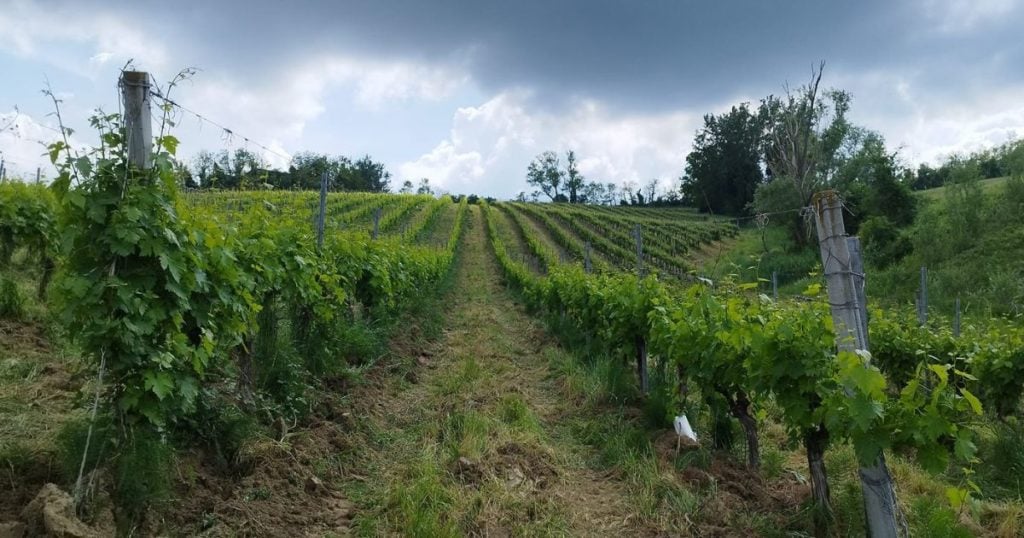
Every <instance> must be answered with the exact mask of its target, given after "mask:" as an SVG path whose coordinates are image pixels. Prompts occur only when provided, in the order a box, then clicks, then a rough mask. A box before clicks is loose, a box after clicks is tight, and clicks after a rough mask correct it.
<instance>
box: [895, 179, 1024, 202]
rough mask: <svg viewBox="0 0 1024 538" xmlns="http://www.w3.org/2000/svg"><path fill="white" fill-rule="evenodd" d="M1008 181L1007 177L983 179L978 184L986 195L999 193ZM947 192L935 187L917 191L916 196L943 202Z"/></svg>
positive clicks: (943, 187)
mask: <svg viewBox="0 0 1024 538" xmlns="http://www.w3.org/2000/svg"><path fill="white" fill-rule="evenodd" d="M1007 179H1008V178H1007V177H994V178H990V179H982V180H980V181H979V182H978V184H980V185H981V189H982V191H984V192H985V194H993V193H996V192H998V190H999V188H1000V187H1002V186H1003V185H1004V184H1005V183H1006V180H1007ZM945 192H946V187H945V186H942V187H935V188H934V189H925V190H923V191H917V192H916V193H915V194H917V195H918V196H920V197H922V198H925V199H928V200H941V199H942V197H943V196H944V195H945Z"/></svg>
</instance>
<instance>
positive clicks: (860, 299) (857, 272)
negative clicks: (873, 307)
mask: <svg viewBox="0 0 1024 538" xmlns="http://www.w3.org/2000/svg"><path fill="white" fill-rule="evenodd" d="M846 246H847V247H848V248H849V249H850V271H851V272H852V273H851V275H850V276H851V277H852V278H853V287H854V290H855V291H856V293H857V308H858V309H859V310H860V317H859V318H858V320H857V321H858V322H859V323H860V325H861V326H860V329H859V330H858V332H859V333H860V334H863V335H864V348H863V349H870V348H871V335H870V334H868V296H867V292H866V291H865V289H864V287H865V283H866V280H865V278H864V260H863V258H861V250H860V238H859V237H847V238H846Z"/></svg>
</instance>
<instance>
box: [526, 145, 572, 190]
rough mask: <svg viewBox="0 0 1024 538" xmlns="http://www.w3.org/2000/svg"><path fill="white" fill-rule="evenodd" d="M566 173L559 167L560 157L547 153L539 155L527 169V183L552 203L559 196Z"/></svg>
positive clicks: (550, 152) (551, 152)
mask: <svg viewBox="0 0 1024 538" xmlns="http://www.w3.org/2000/svg"><path fill="white" fill-rule="evenodd" d="M563 175H564V173H563V172H562V171H561V170H560V169H559V167H558V155H556V154H555V153H554V152H553V151H545V152H544V153H541V154H540V155H538V156H537V157H536V158H535V159H534V160H533V162H531V163H530V166H529V167H528V168H527V169H526V182H527V183H529V184H530V185H531V186H533V187H537V188H538V189H540V192H542V193H544V195H545V196H547V197H548V198H549V199H550V200H551V201H552V202H554V201H555V200H556V199H557V198H558V196H559V194H560V193H559V187H561V186H562V179H563Z"/></svg>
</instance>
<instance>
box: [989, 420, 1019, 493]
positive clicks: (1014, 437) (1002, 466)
mask: <svg viewBox="0 0 1024 538" xmlns="http://www.w3.org/2000/svg"><path fill="white" fill-rule="evenodd" d="M993 429H994V431H993V432H992V435H991V436H986V437H983V438H982V439H981V440H980V441H979V443H978V459H979V460H981V461H983V462H985V465H979V466H978V469H977V472H978V475H977V480H978V484H979V485H980V486H981V489H982V492H983V493H984V494H985V495H986V496H989V497H994V498H1001V499H1020V498H1021V496H1022V495H1024V452H1022V451H1021V450H1020V447H1021V446H1024V427H1022V426H1021V424H1020V422H1019V421H1007V422H999V423H996V424H995V425H994V427H993Z"/></svg>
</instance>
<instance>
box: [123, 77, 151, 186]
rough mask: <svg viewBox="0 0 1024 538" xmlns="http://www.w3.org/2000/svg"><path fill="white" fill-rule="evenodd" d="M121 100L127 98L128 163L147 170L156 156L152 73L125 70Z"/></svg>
mask: <svg viewBox="0 0 1024 538" xmlns="http://www.w3.org/2000/svg"><path fill="white" fill-rule="evenodd" d="M121 99H122V101H124V129H125V137H126V140H125V142H126V145H127V146H128V164H130V165H131V166H134V167H135V168H137V169H139V170H147V169H149V167H150V165H151V164H152V158H153V121H152V115H151V112H150V96H149V73H146V72H143V71H125V72H123V73H121Z"/></svg>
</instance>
